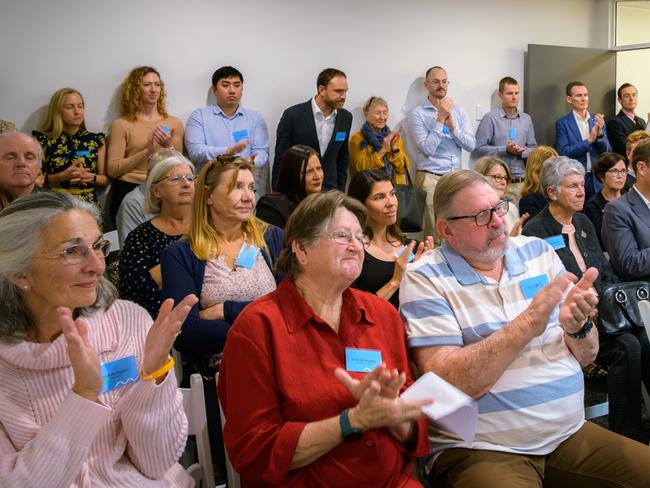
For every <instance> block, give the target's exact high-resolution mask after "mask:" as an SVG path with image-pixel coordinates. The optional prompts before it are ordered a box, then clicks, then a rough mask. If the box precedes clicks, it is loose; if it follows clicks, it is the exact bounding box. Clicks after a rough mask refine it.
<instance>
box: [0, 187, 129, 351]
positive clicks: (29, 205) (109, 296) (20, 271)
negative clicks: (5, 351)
mask: <svg viewBox="0 0 650 488" xmlns="http://www.w3.org/2000/svg"><path fill="white" fill-rule="evenodd" d="M70 210H83V211H85V212H88V213H89V214H90V215H91V216H92V217H93V218H94V219H95V221H96V222H99V218H100V212H99V210H98V209H97V207H95V206H94V205H92V204H91V203H87V202H84V201H82V200H78V199H76V198H74V197H73V196H72V195H70V194H69V193H65V192H39V193H33V194H31V195H25V196H24V197H21V198H18V199H17V200H15V201H14V202H12V203H11V204H10V205H9V206H8V207H6V208H5V209H4V210H2V212H0V342H6V343H8V342H15V341H19V340H24V339H25V337H26V336H27V334H28V332H29V329H30V328H31V327H32V326H33V323H32V319H33V317H31V314H30V313H29V310H27V307H26V306H25V302H24V301H23V299H22V295H21V292H20V291H19V289H18V287H17V286H16V285H14V284H13V283H12V282H11V281H10V280H9V276H12V275H27V274H29V271H30V268H31V266H32V261H33V259H34V256H35V254H36V252H37V251H38V248H39V246H40V244H41V239H42V237H43V231H44V230H45V228H46V227H47V225H48V224H49V223H50V222H51V221H52V219H53V218H55V217H56V216H57V215H60V214H62V213H64V212H68V211H70ZM115 298H116V292H115V288H114V287H113V285H112V284H111V283H110V282H109V281H108V280H107V279H106V278H104V277H101V278H100V280H99V282H98V284H97V299H96V300H95V303H94V304H92V305H91V306H90V307H85V308H83V309H80V310H76V311H75V312H77V313H79V314H83V315H88V314H90V313H93V312H95V311H96V310H99V309H104V308H108V307H109V306H110V305H111V304H112V303H113V301H114V300H115Z"/></svg>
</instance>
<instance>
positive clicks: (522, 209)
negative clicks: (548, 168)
mask: <svg viewBox="0 0 650 488" xmlns="http://www.w3.org/2000/svg"><path fill="white" fill-rule="evenodd" d="M557 155H558V154H557V151H556V150H555V149H553V148H552V147H550V146H537V147H536V148H535V149H533V151H532V152H531V153H530V154H529V155H528V159H526V176H525V178H524V182H523V184H522V185H521V199H520V200H519V215H524V214H528V218H530V219H532V218H533V217H534V216H535V215H537V214H538V213H539V212H540V210H542V209H543V208H544V207H546V205H547V201H546V197H545V196H544V195H543V194H542V183H541V181H540V176H539V175H540V173H541V172H542V166H543V164H544V161H546V160H547V159H548V158H553V157H555V156H557Z"/></svg>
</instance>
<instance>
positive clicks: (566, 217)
mask: <svg viewBox="0 0 650 488" xmlns="http://www.w3.org/2000/svg"><path fill="white" fill-rule="evenodd" d="M540 176H541V184H542V192H543V193H544V196H545V197H546V199H547V200H548V205H547V206H546V207H545V208H544V209H542V211H541V212H539V213H538V214H537V215H536V216H535V217H533V218H532V219H531V220H530V221H529V222H528V223H527V224H526V225H525V226H524V229H523V231H522V233H523V234H524V235H528V236H535V237H539V238H542V239H546V240H547V241H548V242H549V244H551V245H552V246H553V248H554V249H555V252H556V253H557V255H558V257H559V258H560V260H561V261H562V264H563V265H564V267H565V268H566V269H567V271H569V272H570V273H573V274H574V275H576V276H577V277H578V278H580V277H581V276H582V273H583V272H584V271H585V270H587V269H588V268H591V267H595V268H597V269H598V271H599V273H598V279H597V280H596V282H595V283H594V286H595V288H596V290H597V291H598V294H599V295H602V292H603V289H604V287H605V286H607V285H610V284H613V283H618V282H619V278H618V277H617V276H616V274H615V273H614V270H613V269H612V267H611V265H610V264H609V261H607V259H605V256H604V254H603V251H602V250H601V248H600V244H599V242H598V235H597V234H596V229H595V228H594V226H593V224H592V223H591V220H589V218H588V217H587V216H586V215H584V214H583V213H581V211H582V208H583V206H584V203H585V169H584V166H582V164H581V163H580V162H579V161H576V160H575V159H570V158H568V157H566V156H558V157H553V158H550V159H547V160H546V161H545V162H544V165H543V166H542V172H541V175H540ZM649 357H650V343H649V342H648V338H647V337H646V334H645V331H643V330H639V331H638V332H635V333H633V332H625V333H622V334H619V335H617V336H606V335H604V334H603V335H601V337H600V351H599V353H598V357H597V358H596V364H598V365H599V366H606V367H607V368H608V377H607V390H608V391H607V394H608V397H609V428H610V430H613V431H614V432H617V433H619V434H622V435H625V436H628V437H631V438H637V439H638V438H639V437H638V436H639V435H640V427H641V379H642V377H643V381H644V382H645V384H646V387H650V361H649V360H648V359H647V358H649ZM646 442H647V440H646Z"/></svg>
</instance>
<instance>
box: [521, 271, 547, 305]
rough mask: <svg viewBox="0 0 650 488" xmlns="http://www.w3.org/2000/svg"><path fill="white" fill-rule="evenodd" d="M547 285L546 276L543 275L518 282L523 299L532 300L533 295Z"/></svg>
mask: <svg viewBox="0 0 650 488" xmlns="http://www.w3.org/2000/svg"><path fill="white" fill-rule="evenodd" d="M547 284H548V276H546V275H545V274H542V275H539V276H533V277H532V278H527V279H525V280H522V281H520V282H519V287H520V288H521V291H522V293H523V294H524V298H526V299H528V298H533V297H534V296H535V294H536V293H537V292H538V291H539V290H541V289H542V288H544V287H545V286H546V285H547Z"/></svg>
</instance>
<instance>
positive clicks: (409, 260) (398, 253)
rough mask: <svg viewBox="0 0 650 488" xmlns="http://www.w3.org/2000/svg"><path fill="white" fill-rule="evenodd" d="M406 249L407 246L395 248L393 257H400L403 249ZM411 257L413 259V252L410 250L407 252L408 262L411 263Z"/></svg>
mask: <svg viewBox="0 0 650 488" xmlns="http://www.w3.org/2000/svg"><path fill="white" fill-rule="evenodd" d="M406 249H408V246H402V247H400V248H399V249H398V250H397V252H396V253H395V257H396V258H398V259H399V257H400V256H401V255H402V254H404V251H406ZM413 259H415V254H413V253H412V252H410V253H409V259H408V262H409V263H412V262H413Z"/></svg>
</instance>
